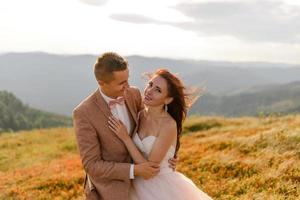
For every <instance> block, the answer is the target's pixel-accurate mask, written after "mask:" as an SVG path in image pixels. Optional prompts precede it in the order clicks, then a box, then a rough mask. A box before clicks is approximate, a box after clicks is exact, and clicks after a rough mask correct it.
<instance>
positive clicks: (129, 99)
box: [124, 92, 137, 124]
mask: <svg viewBox="0 0 300 200" xmlns="http://www.w3.org/2000/svg"><path fill="white" fill-rule="evenodd" d="M124 98H125V103H126V106H127V108H128V109H129V112H130V114H131V116H132V118H133V120H134V122H135V124H137V113H136V112H135V111H134V108H133V107H134V105H133V100H132V97H131V96H130V95H129V94H128V92H126V93H125V95H124Z"/></svg>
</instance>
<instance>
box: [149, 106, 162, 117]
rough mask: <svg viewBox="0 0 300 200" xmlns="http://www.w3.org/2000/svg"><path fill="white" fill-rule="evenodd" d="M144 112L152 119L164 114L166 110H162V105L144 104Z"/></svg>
mask: <svg viewBox="0 0 300 200" xmlns="http://www.w3.org/2000/svg"><path fill="white" fill-rule="evenodd" d="M145 114H146V116H147V117H151V118H153V119H157V118H160V117H164V116H166V112H165V111H164V109H163V108H162V107H151V106H146V107H145Z"/></svg>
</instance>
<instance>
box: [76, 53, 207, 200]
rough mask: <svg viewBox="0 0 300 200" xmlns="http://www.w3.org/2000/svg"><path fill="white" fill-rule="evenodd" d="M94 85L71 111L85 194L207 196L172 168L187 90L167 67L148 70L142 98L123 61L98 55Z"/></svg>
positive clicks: (146, 199)
mask: <svg viewBox="0 0 300 200" xmlns="http://www.w3.org/2000/svg"><path fill="white" fill-rule="evenodd" d="M94 74H95V78H96V80H97V82H98V86H99V87H98V89H97V90H96V91H95V92H94V93H93V94H91V95H90V96H89V97H87V98H86V99H85V100H83V101H82V102H81V103H80V104H79V105H78V106H77V107H76V108H75V109H74V112H73V119H74V127H75V133H76V139H77V144H78V148H79V152H80V157H81V161H82V164H83V167H84V170H85V172H86V178H85V186H84V190H85V194H86V198H87V199H95V200H96V199H99V200H101V199H103V200H171V199H172V200H184V199H187V200H196V199H199V200H208V199H211V198H210V197H209V196H208V195H207V194H205V193H204V192H202V191H201V190H200V189H198V188H197V187H196V186H195V184H194V183H193V182H192V181H191V180H190V179H188V178H187V177H185V176H184V175H183V174H181V173H179V172H176V171H175V167H176V163H177V159H176V157H177V153H178V150H179V147H180V140H179V139H180V135H181V133H182V123H183V121H184V118H185V116H186V112H187V108H188V105H187V94H185V92H184V85H183V84H182V82H181V80H180V79H178V77H176V76H175V75H174V74H172V73H170V72H169V71H167V70H164V69H159V70H157V71H156V72H155V73H153V74H151V75H149V80H148V84H147V86H146V87H145V89H144V93H143V97H142V95H141V94H140V92H139V90H138V89H137V88H134V87H130V86H129V84H128V78H129V69H128V63H127V61H126V60H125V59H124V58H123V57H121V56H119V55H118V54H116V53H112V52H108V53H104V54H103V55H101V56H100V57H99V58H98V59H97V61H96V63H95V66H94Z"/></svg>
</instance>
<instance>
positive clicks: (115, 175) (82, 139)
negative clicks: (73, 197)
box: [73, 109, 130, 181]
mask: <svg viewBox="0 0 300 200" xmlns="http://www.w3.org/2000/svg"><path fill="white" fill-rule="evenodd" d="M73 122H74V128H75V134H76V139H77V144H78V148H79V152H80V157H81V161H82V164H83V167H84V169H85V171H86V173H87V174H88V175H89V176H90V177H91V179H92V180H93V181H97V179H103V178H108V179H118V180H127V179H129V170H130V163H118V162H110V161H105V160H103V159H102V156H101V145H100V143H99V140H98V137H97V133H96V130H95V129H94V127H93V126H92V125H91V124H90V122H89V121H88V118H87V117H86V116H85V114H84V113H83V111H82V110H78V109H75V110H74V111H73Z"/></svg>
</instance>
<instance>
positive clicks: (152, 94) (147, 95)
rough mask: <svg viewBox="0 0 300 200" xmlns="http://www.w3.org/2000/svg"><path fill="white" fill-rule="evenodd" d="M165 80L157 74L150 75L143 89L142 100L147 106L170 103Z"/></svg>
mask: <svg viewBox="0 0 300 200" xmlns="http://www.w3.org/2000/svg"><path fill="white" fill-rule="evenodd" d="M170 100H171V98H170V97H168V86H167V81H166V80H165V79H164V78H162V77H161V76H159V75H155V76H154V77H152V78H151V79H150V80H149V82H148V84H147V86H146V88H145V89H144V97H143V102H144V104H145V105H147V106H160V105H164V104H168V103H170Z"/></svg>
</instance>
